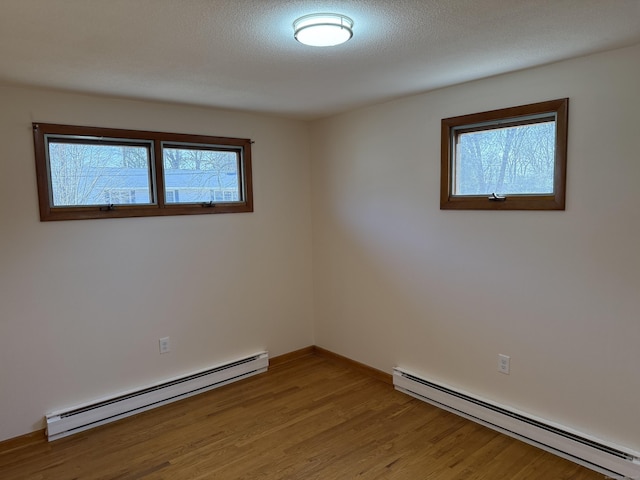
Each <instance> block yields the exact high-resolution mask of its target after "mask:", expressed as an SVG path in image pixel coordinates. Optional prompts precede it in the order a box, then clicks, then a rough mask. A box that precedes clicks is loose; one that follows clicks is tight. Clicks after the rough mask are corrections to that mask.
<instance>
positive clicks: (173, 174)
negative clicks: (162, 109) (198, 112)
mask: <svg viewBox="0 0 640 480" xmlns="http://www.w3.org/2000/svg"><path fill="white" fill-rule="evenodd" d="M162 152H163V158H164V184H165V186H166V188H167V189H169V188H171V189H173V190H174V191H175V192H177V193H178V194H179V195H175V196H174V197H173V198H172V199H169V198H168V197H167V203H204V202H211V201H214V202H215V201H219V200H220V199H219V198H215V195H214V198H211V190H212V189H216V188H217V189H225V191H229V192H234V193H235V195H231V196H229V197H227V196H225V197H224V201H225V202H232V201H233V202H241V200H240V196H239V192H240V191H241V190H242V183H241V181H240V180H241V178H240V172H241V156H242V151H241V149H238V148H236V149H232V148H229V149H222V148H220V147H205V146H197V147H196V146H193V147H191V146H188V145H169V144H163V148H162ZM214 191H215V190H214Z"/></svg>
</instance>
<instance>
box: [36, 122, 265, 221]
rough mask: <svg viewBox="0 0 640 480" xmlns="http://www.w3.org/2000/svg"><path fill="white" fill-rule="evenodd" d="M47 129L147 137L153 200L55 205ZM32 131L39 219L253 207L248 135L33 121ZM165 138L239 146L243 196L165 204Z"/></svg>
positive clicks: (63, 133) (240, 210) (106, 136)
mask: <svg viewBox="0 0 640 480" xmlns="http://www.w3.org/2000/svg"><path fill="white" fill-rule="evenodd" d="M47 135H52V136H56V135H57V136H61V137H64V136H69V137H70V138H71V139H72V138H78V137H85V138H88V139H89V140H88V142H89V141H94V142H95V140H96V139H105V140H112V141H113V140H116V139H117V140H124V141H133V142H135V141H139V142H151V145H152V148H151V158H150V165H149V168H150V181H151V184H150V200H151V201H152V203H151V204H137V205H136V204H119V205H114V206H112V207H111V208H105V207H104V205H88V206H53V192H52V188H51V175H50V169H49V164H48V152H47V149H48V142H47ZM33 137H34V147H35V160H36V175H37V183H38V199H39V207H40V220H41V221H55V220H85V219H97V218H126V217H148V216H172V215H206V214H216V213H244V212H253V182H252V178H251V144H252V143H253V142H252V141H251V140H250V139H245V138H231V137H213V136H207V135H189V134H180V133H163V132H150V131H141V130H124V129H115V128H100V127H82V126H73V125H58V124H50V123H33ZM98 143H99V142H98ZM105 144H106V142H105ZM163 144H168V145H169V144H186V145H196V146H198V145H199V146H206V147H220V149H221V150H227V151H228V150H229V149H234V150H238V151H239V152H240V169H239V172H238V177H239V185H240V195H239V196H240V197H241V200H240V201H233V202H220V203H212V202H204V203H182V204H167V203H166V201H165V186H164V173H163V168H164V167H163V158H162V153H163V150H162V148H163Z"/></svg>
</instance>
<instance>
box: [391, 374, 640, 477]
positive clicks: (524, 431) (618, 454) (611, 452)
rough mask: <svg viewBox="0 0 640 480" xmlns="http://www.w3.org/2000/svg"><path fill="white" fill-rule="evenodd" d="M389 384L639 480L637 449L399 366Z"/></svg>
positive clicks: (605, 471) (568, 456)
mask: <svg viewBox="0 0 640 480" xmlns="http://www.w3.org/2000/svg"><path fill="white" fill-rule="evenodd" d="M393 384H394V386H395V388H396V390H399V391H401V392H403V393H406V394H408V395H411V396H413V397H415V398H418V399H420V400H423V401H425V402H428V403H431V404H432V405H435V406H437V407H440V408H443V409H444V410H448V411H450V412H453V413H455V414H458V415H460V416H462V417H465V418H468V419H470V420H472V421H474V422H477V423H480V424H482V425H485V426H487V427H489V428H492V429H494V430H497V431H499V432H502V433H504V434H506V435H509V436H512V437H515V438H518V439H520V440H522V441H524V442H526V443H529V444H531V445H535V446H537V447H539V448H541V449H543V450H546V451H548V452H551V453H554V454H556V455H558V456H560V457H563V458H566V459H568V460H571V461H573V462H575V463H578V464H580V465H583V466H585V467H587V468H590V469H591V470H595V471H597V472H599V473H602V474H604V475H606V476H608V477H610V478H616V479H640V454H638V453H637V452H633V451H631V450H628V449H625V448H622V447H619V446H617V445H607V444H606V443H604V442H602V441H599V440H597V439H595V438H590V437H589V436H588V435H586V434H582V433H580V432H575V431H571V430H570V429H568V428H566V427H563V426H561V425H557V424H554V423H552V422H549V421H546V420H544V419H540V418H536V417H534V416H530V415H528V414H524V413H521V412H518V411H516V410H513V409H510V408H507V407H505V406H502V405H498V404H495V403H492V402H489V401H486V400H483V399H481V398H479V397H475V396H473V395H470V394H468V393H465V392H462V391H460V390H456V389H453V388H451V387H449V386H446V385H442V384H438V383H436V382H432V381H429V380H426V379H424V378H420V377H418V376H417V375H414V374H412V373H411V372H408V371H406V370H403V369H401V368H394V370H393Z"/></svg>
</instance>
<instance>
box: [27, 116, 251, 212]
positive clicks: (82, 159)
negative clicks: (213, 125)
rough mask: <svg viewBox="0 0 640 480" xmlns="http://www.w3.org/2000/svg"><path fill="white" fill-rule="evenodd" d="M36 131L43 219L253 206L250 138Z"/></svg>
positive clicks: (47, 127) (60, 128)
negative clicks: (228, 193) (227, 193)
mask: <svg viewBox="0 0 640 480" xmlns="http://www.w3.org/2000/svg"><path fill="white" fill-rule="evenodd" d="M33 131H34V141H35V154H36V170H37V175H38V194H39V204H40V219H41V220H43V221H46V220H73V219H85V218H113V217H139V216H159V215H190V214H207V213H235V212H252V211H253V198H252V182H251V141H250V140H248V139H239V138H226V137H209V136H202V135H183V134H173V133H158V132H144V131H136V130H119V129H103V128H95V127H76V126H68V125H53V124H43V123H40V124H38V123H34V124H33ZM212 192H216V193H215V194H212ZM223 192H230V195H226V194H223Z"/></svg>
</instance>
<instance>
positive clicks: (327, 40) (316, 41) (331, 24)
mask: <svg viewBox="0 0 640 480" xmlns="http://www.w3.org/2000/svg"><path fill="white" fill-rule="evenodd" d="M352 28H353V20H351V19H350V18H349V17H347V16H345V15H340V14H339V13H312V14H311V15H305V16H304V17H300V18H298V19H297V20H296V21H295V22H293V30H294V32H295V33H294V36H295V38H296V40H297V41H299V42H300V43H304V44H305V45H310V46H312V47H333V46H334V45H340V44H341V43H344V42H346V41H347V40H349V39H350V38H351V37H352V36H353V30H352Z"/></svg>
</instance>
